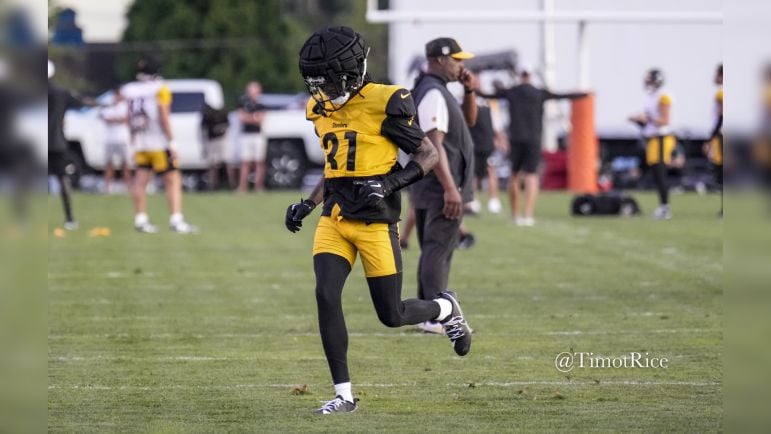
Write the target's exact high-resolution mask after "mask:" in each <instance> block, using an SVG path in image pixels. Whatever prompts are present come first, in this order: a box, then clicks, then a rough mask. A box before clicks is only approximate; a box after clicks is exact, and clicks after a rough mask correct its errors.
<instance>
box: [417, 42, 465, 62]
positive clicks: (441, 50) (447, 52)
mask: <svg viewBox="0 0 771 434" xmlns="http://www.w3.org/2000/svg"><path fill="white" fill-rule="evenodd" d="M441 56H451V57H453V58H455V59H460V60H463V59H471V58H472V57H474V55H473V54H471V53H467V52H465V51H463V49H462V48H460V45H458V41H456V40H455V39H452V38H436V39H434V40H433V41H429V42H428V43H427V44H426V57H441Z"/></svg>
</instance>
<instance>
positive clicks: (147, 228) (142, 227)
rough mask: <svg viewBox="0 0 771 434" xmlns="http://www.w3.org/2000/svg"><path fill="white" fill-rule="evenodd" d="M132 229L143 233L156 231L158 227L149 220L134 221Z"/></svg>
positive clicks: (154, 232) (155, 232)
mask: <svg viewBox="0 0 771 434" xmlns="http://www.w3.org/2000/svg"><path fill="white" fill-rule="evenodd" d="M134 229H136V231H137V232H142V233H143V234H157V233H158V228H157V227H155V225H154V224H152V223H150V222H144V223H134Z"/></svg>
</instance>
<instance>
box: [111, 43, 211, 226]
mask: <svg viewBox="0 0 771 434" xmlns="http://www.w3.org/2000/svg"><path fill="white" fill-rule="evenodd" d="M136 73H137V74H136V78H137V80H136V81H133V82H131V83H128V84H126V85H125V86H123V88H122V89H121V93H122V94H123V95H124V96H125V98H126V100H127V101H128V106H129V127H130V132H131V143H132V148H133V150H134V163H135V164H136V167H137V174H136V180H135V182H134V188H133V193H134V194H133V196H132V198H133V203H134V229H136V230H137V231H139V232H143V233H156V232H158V228H157V227H156V226H155V225H153V224H152V223H150V217H149V216H148V215H147V186H148V184H149V183H150V180H151V179H152V177H153V174H156V175H160V176H161V178H162V179H163V186H164V189H165V191H166V200H167V204H168V207H169V214H170V215H169V228H170V229H171V231H172V232H176V233H180V234H190V233H194V232H197V231H198V228H196V227H195V226H193V225H191V224H188V223H187V222H186V221H185V218H184V216H183V215H182V175H181V173H180V171H179V167H178V155H177V148H176V146H175V143H174V135H173V133H172V131H171V121H170V119H169V116H170V113H171V90H170V89H169V87H168V86H167V85H166V84H165V83H164V82H163V80H162V78H161V76H160V64H159V63H158V62H157V61H156V60H154V59H151V58H143V59H140V60H139V61H138V62H137V66H136Z"/></svg>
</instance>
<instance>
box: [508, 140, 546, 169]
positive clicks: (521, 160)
mask: <svg viewBox="0 0 771 434" xmlns="http://www.w3.org/2000/svg"><path fill="white" fill-rule="evenodd" d="M509 159H510V160H511V173H520V172H523V173H527V174H532V173H536V172H538V166H539V165H540V164H541V145H540V143H538V142H532V141H527V142H519V141H517V142H511V146H510V152H509Z"/></svg>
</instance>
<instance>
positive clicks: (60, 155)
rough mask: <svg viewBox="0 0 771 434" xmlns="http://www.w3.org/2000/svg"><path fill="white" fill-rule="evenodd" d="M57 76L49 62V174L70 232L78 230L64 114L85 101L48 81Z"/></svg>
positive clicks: (80, 105)
mask: <svg viewBox="0 0 771 434" xmlns="http://www.w3.org/2000/svg"><path fill="white" fill-rule="evenodd" d="M55 73H56V66H55V65H54V63H53V62H51V61H50V60H49V61H48V173H49V174H50V175H53V176H54V177H55V178H56V180H57V182H58V184H59V195H60V196H61V198H62V208H63V209H64V229H66V230H68V231H72V230H75V229H77V228H78V222H77V221H75V215H74V214H73V211H72V185H71V181H70V177H69V174H68V173H67V166H68V164H69V158H70V156H69V153H68V145H67V139H65V138H64V114H65V113H66V112H67V110H68V109H71V108H77V107H83V106H84V105H87V102H86V101H84V100H82V99H80V98H77V97H75V96H74V95H73V94H72V93H70V92H69V91H67V90H65V89H62V88H60V87H59V86H57V85H55V84H54V83H53V81H51V79H52V78H53V76H54V74H55Z"/></svg>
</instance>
